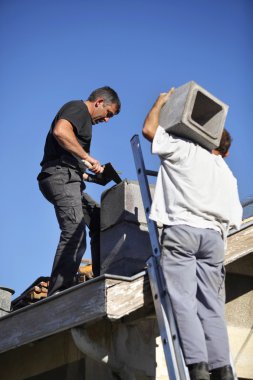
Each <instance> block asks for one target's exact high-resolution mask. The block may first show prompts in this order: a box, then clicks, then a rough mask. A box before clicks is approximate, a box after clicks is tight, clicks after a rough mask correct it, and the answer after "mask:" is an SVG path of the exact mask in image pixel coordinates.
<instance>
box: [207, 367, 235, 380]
mask: <svg viewBox="0 0 253 380" xmlns="http://www.w3.org/2000/svg"><path fill="white" fill-rule="evenodd" d="M211 380H234V374H233V370H232V367H231V365H225V366H224V367H220V368H215V369H213V370H212V372H211Z"/></svg>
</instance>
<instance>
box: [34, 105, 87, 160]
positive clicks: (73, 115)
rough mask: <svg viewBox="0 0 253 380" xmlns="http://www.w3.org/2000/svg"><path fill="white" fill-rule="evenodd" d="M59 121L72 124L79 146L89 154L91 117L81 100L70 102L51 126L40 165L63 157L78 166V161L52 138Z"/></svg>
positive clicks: (60, 111) (59, 112)
mask: <svg viewBox="0 0 253 380" xmlns="http://www.w3.org/2000/svg"><path fill="white" fill-rule="evenodd" d="M60 119H65V120H68V121H69V122H70V123H71V124H72V126H73V130H74V133H75V135H76V138H77V140H78V142H79V144H80V145H81V146H82V147H83V148H84V150H85V151H86V152H87V153H89V152H90V144H91V138H92V120H91V116H90V114H89V111H88V108H87V106H86V104H85V103H84V102H83V101H82V100H72V101H70V102H68V103H66V104H64V105H63V106H62V108H61V109H60V110H59V111H58V113H57V114H56V116H55V118H54V120H53V122H52V124H51V128H50V131H49V132H48V135H47V139H46V143H45V147H44V156H43V159H42V161H41V163H40V165H41V166H43V165H44V164H45V163H49V162H50V161H54V160H58V159H59V160H60V159H62V158H63V157H64V158H65V159H66V158H67V159H69V160H70V161H73V162H76V164H77V165H78V160H77V159H76V158H74V156H73V155H72V154H71V153H69V152H67V151H66V150H65V149H63V148H62V147H61V146H60V144H59V143H58V142H57V140H56V139H55V137H54V136H53V129H54V126H55V124H56V123H57V121H58V120H60Z"/></svg>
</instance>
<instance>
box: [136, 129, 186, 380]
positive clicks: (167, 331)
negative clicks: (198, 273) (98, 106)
mask: <svg viewBox="0 0 253 380" xmlns="http://www.w3.org/2000/svg"><path fill="white" fill-rule="evenodd" d="M131 146H132V151H133V156H134V161H135V166H136V171H137V176H138V181H139V185H140V190H141V196H142V201H143V205H144V210H145V214H146V219H147V225H148V230H149V235H150V241H151V245H152V253H153V254H152V256H151V257H150V258H149V259H148V261H147V271H148V276H149V281H150V287H151V291H152V296H153V300H154V305H155V311H156V316H157V321H158V327H159V331H160V336H161V340H162V344H163V350H164V356H165V361H166V365H167V369H168V374H169V378H170V380H189V379H190V377H189V372H188V368H187V367H186V365H185V361H184V357H183V354H182V350H181V346H180V339H179V335H178V331H177V326H176V322H175V319H174V315H173V311H172V307H171V301H170V298H169V295H168V292H167V291H166V286H165V281H164V278H163V274H162V271H161V268H160V265H159V257H160V254H161V253H160V244H159V238H158V231H157V226H156V224H155V222H154V221H152V220H150V219H149V212H150V207H151V203H152V199H151V195H150V190H149V183H148V179H147V176H157V172H155V171H151V170H146V168H145V164H144V160H143V155H142V150H141V146H140V141H139V136H138V135H134V136H133V137H132V139H131Z"/></svg>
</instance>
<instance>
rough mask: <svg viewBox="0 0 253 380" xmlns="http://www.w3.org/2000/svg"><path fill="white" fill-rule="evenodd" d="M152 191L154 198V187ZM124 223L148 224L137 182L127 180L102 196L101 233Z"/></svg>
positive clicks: (151, 187) (151, 188) (151, 186)
mask: <svg viewBox="0 0 253 380" xmlns="http://www.w3.org/2000/svg"><path fill="white" fill-rule="evenodd" d="M150 191H151V196H152V195H153V194H154V185H150ZM124 221H128V222H131V223H136V224H146V223H147V222H146V216H145V212H144V207H143V203H142V198H141V192H140V187H139V183H138V182H137V181H127V180H125V181H123V182H121V183H120V184H119V185H117V186H114V187H112V188H110V189H109V190H107V191H105V192H103V193H102V196H101V231H104V230H106V229H107V228H110V227H112V226H114V225H116V224H118V223H122V222H124Z"/></svg>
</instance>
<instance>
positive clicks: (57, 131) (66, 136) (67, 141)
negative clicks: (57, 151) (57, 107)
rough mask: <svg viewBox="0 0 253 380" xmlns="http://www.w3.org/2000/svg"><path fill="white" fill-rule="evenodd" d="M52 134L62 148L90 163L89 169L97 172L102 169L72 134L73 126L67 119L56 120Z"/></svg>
mask: <svg viewBox="0 0 253 380" xmlns="http://www.w3.org/2000/svg"><path fill="white" fill-rule="evenodd" d="M53 135H54V137H55V139H56V140H57V142H58V143H59V144H60V145H61V147H62V148H64V149H65V150H67V151H68V152H70V153H72V154H74V155H75V156H78V157H80V158H81V159H82V160H85V161H88V162H89V163H90V164H91V165H92V168H91V169H90V170H92V171H93V172H94V173H96V174H97V173H101V172H102V171H103V168H102V166H101V165H100V163H99V161H98V160H96V159H95V158H93V157H91V156H90V155H89V154H88V153H87V152H85V150H84V149H83V147H82V146H81V145H80V144H79V142H78V140H77V138H76V136H75V134H74V131H73V126H72V124H71V123H70V122H69V121H67V120H65V119H60V120H58V122H57V123H56V125H55V127H54V129H53Z"/></svg>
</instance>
